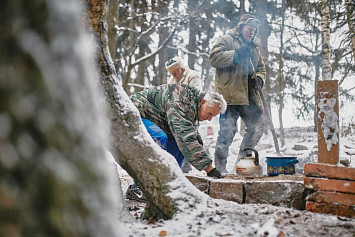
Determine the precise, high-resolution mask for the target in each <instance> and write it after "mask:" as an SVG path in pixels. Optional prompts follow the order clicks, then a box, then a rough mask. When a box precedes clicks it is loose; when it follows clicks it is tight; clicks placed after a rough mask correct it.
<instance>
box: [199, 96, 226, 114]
mask: <svg viewBox="0 0 355 237" xmlns="http://www.w3.org/2000/svg"><path fill="white" fill-rule="evenodd" d="M203 99H205V100H206V104H207V106H208V107H213V106H214V103H217V104H219V108H220V109H221V111H220V113H221V114H224V113H225V112H226V109H227V102H226V101H225V100H224V98H223V95H221V94H219V93H216V92H211V91H208V92H206V94H205V97H203Z"/></svg>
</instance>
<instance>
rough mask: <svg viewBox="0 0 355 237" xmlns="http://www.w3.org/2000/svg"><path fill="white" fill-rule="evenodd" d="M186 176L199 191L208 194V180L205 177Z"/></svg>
mask: <svg viewBox="0 0 355 237" xmlns="http://www.w3.org/2000/svg"><path fill="white" fill-rule="evenodd" d="M186 178H187V179H188V180H189V181H190V182H191V183H192V184H193V185H194V186H195V187H196V188H198V189H199V190H200V191H202V192H204V193H206V194H208V189H209V188H208V187H209V182H210V181H208V180H207V179H206V178H203V177H199V176H190V175H186Z"/></svg>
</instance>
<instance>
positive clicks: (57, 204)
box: [0, 0, 121, 237]
mask: <svg viewBox="0 0 355 237" xmlns="http://www.w3.org/2000/svg"><path fill="white" fill-rule="evenodd" d="M79 5H80V4H77V3H75V2H73V1H67V0H62V1H57V0H46V1H44V0H32V1H30V2H29V1H15V2H14V1H13V0H3V1H2V2H1V8H0V16H6V17H2V26H1V30H2V32H3V33H2V34H0V48H1V49H2V51H1V54H0V72H1V73H0V101H1V103H0V127H1V132H0V134H1V135H0V180H1V185H0V210H1V218H0V236H30V237H31V236H58V237H59V236H63V237H70V236H117V235H118V236H119V235H120V234H121V232H120V230H119V228H120V225H119V223H118V222H117V212H121V210H120V209H117V201H118V200H119V196H118V194H119V192H118V191H120V190H116V188H115V187H116V185H113V184H112V183H111V184H112V185H110V184H109V183H110V181H109V180H111V178H112V176H111V175H110V174H111V172H110V171H109V169H110V168H111V167H112V166H109V165H108V163H107V162H106V161H105V159H104V157H105V148H106V147H107V146H108V144H109V141H108V137H107V135H106V134H107V132H108V129H107V126H105V125H104V124H105V122H107V121H105V120H104V118H103V116H102V115H103V111H102V106H101V105H102V104H101V102H102V100H100V98H102V95H101V94H100V93H99V88H98V87H97V81H95V79H96V78H95V70H94V68H95V67H93V65H94V60H93V58H94V54H93V51H94V50H93V49H92V48H90V47H86V48H84V47H83V46H88V45H90V43H91V42H90V40H89V35H88V34H87V32H85V33H84V31H83V27H82V22H81V20H80V18H81V11H80V10H79V9H78V6H79ZM80 6H81V5H80ZM68 9H70V10H69V11H68ZM81 10H82V9H81ZM19 13H21V14H19ZM5 32H6V33H5ZM113 190H114V191H115V192H113ZM108 193H109V194H110V195H107V194H108ZM103 217H105V218H107V219H109V220H110V221H107V219H105V218H103Z"/></svg>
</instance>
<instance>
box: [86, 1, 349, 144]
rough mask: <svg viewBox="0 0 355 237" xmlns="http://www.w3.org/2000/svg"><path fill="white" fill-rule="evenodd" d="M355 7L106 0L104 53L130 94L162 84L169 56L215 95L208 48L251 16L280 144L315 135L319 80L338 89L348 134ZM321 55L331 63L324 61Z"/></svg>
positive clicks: (319, 3) (346, 3)
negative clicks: (304, 131)
mask: <svg viewBox="0 0 355 237" xmlns="http://www.w3.org/2000/svg"><path fill="white" fill-rule="evenodd" d="M89 2H90V1H89ZM91 2H92V1H91ZM324 3H326V4H324ZM354 5H355V3H354V1H349V0H347V1H338V0H332V1H301V2H295V1H288V0H278V1H270V0H259V1H246V0H242V1H228V0H221V1H206V0H198V1H197V0H186V1H177V0H175V1H172V0H165V1H147V0H139V1H131V0H120V1H118V0H111V1H110V6H109V9H110V10H109V14H108V17H109V19H108V22H109V31H108V32H109V33H108V36H109V46H110V51H111V56H112V57H113V59H114V63H115V67H116V71H117V73H118V74H119V78H120V79H121V80H122V85H123V88H124V90H125V91H126V92H127V93H128V94H131V93H134V92H137V91H140V90H142V89H143V88H147V87H150V86H156V85H161V84H164V83H166V82H167V79H168V75H167V71H166V69H165V62H166V61H167V60H168V59H170V58H172V57H174V56H180V57H182V58H183V59H184V60H185V62H186V65H188V66H189V67H190V68H192V69H194V70H197V71H198V72H199V73H200V76H201V78H202V81H203V89H204V90H213V87H214V73H215V69H214V68H212V67H211V65H210V63H209V60H208V57H209V52H210V49H211V47H212V46H213V44H214V43H215V41H216V40H217V38H218V37H220V36H221V35H223V34H225V33H226V32H227V31H228V30H230V29H232V28H233V27H234V26H235V25H236V23H237V22H238V19H239V17H240V16H241V15H242V14H244V13H251V14H254V15H255V16H256V17H257V18H258V19H259V20H260V22H261V24H260V27H259V29H258V33H257V37H256V40H255V42H256V44H257V45H258V46H259V47H260V50H261V52H262V55H263V58H264V61H265V64H266V68H267V79H266V84H265V88H264V94H265V97H266V101H267V103H268V104H269V106H270V105H271V108H272V114H273V120H274V124H275V127H278V128H280V136H281V137H280V139H281V140H283V136H284V135H283V134H284V127H295V126H313V127H314V129H315V128H316V127H317V126H316V123H317V111H316V106H315V105H316V100H317V98H316V96H315V95H316V91H317V83H318V81H319V80H324V79H334V80H338V81H339V103H340V125H341V127H342V128H343V131H344V133H346V134H349V133H351V132H352V131H353V129H354V123H355V118H354V116H355V113H354V112H353V109H352V108H353V107H354V105H355V104H354V100H355V93H354V88H355V84H354V78H355V66H354V55H355V53H354V52H355V35H354V18H355V16H354V13H353V12H354V11H353V9H354ZM322 11H323V13H322ZM324 12H326V14H324ZM325 15H326V17H324V16H325ZM322 16H323V17H322ZM322 21H323V23H322ZM324 21H325V22H329V23H328V24H324ZM322 24H323V25H322ZM324 32H329V33H328V36H330V39H329V43H328V40H327V39H325V40H324ZM322 36H323V37H322ZM328 45H330V47H328ZM325 48H328V49H329V53H328V58H327V57H326V58H325V59H324V58H323V59H322V55H326V54H327V53H326V54H324V53H322V52H323V51H324V49H325ZM327 60H328V61H329V63H330V65H329V67H331V69H329V70H328V69H327V70H325V65H326V64H325V61H327ZM322 63H323V64H322ZM322 67H323V68H324V69H323V71H322ZM326 71H328V72H326ZM322 74H323V75H322Z"/></svg>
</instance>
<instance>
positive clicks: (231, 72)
mask: <svg viewBox="0 0 355 237" xmlns="http://www.w3.org/2000/svg"><path fill="white" fill-rule="evenodd" d="M259 23H260V22H259V20H258V19H256V18H255V16H253V15H249V14H244V15H243V16H241V19H240V21H239V23H238V24H237V26H236V27H235V28H234V29H232V30H230V31H228V32H227V34H226V35H223V36H221V37H220V38H219V39H218V40H217V42H216V43H215V45H214V46H213V48H212V50H211V52H210V58H209V59H210V63H211V65H212V66H213V67H215V68H216V75H215V91H216V92H218V93H221V94H222V95H223V97H224V98H225V100H226V102H227V111H226V113H225V114H224V115H221V116H220V128H221V129H220V131H219V133H218V138H217V144H216V150H215V164H216V168H217V169H219V170H221V172H222V173H224V172H227V170H226V163H227V157H228V149H229V146H230V145H231V143H232V141H233V138H234V136H235V133H236V130H237V127H236V126H237V120H238V118H239V117H241V119H242V120H243V121H244V123H245V126H246V134H245V136H244V138H243V141H242V143H241V146H240V149H239V154H238V159H239V158H240V157H243V156H245V155H246V153H245V151H244V149H245V148H246V147H251V148H254V147H255V146H256V144H257V143H258V142H259V140H260V138H261V136H262V133H263V127H264V124H263V121H262V113H263V105H262V102H261V98H260V96H259V93H258V91H257V85H256V84H257V83H258V84H259V85H260V87H261V88H262V87H263V85H264V81H265V76H266V70H265V65H264V62H263V59H262V56H261V54H260V50H259V49H258V47H257V46H256V45H255V43H254V38H255V36H256V33H257V29H258V27H259ZM250 61H251V62H252V64H253V66H254V68H255V71H256V76H257V81H256V80H254V79H252V77H251V74H252V73H251V68H250V64H249V63H250Z"/></svg>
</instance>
